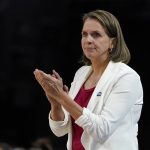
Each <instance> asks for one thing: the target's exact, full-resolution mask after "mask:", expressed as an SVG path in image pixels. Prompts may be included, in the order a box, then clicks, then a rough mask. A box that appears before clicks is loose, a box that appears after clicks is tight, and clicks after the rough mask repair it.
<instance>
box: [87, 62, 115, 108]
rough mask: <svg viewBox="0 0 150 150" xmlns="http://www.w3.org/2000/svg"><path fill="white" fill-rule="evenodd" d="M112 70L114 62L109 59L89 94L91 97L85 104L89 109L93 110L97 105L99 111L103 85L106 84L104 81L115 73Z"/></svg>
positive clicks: (101, 102) (101, 103) (101, 104)
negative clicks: (91, 92)
mask: <svg viewBox="0 0 150 150" xmlns="http://www.w3.org/2000/svg"><path fill="white" fill-rule="evenodd" d="M114 72H115V70H114V63H113V62H112V61H110V62H109V63H108V65H107V67H106V69H105V71H104V72H103V74H102V76H101V78H100V79H99V81H98V83H97V85H96V88H95V90H94V92H93V94H92V96H91V99H90V101H89V103H88V106H87V108H88V109H89V110H91V111H93V110H94V108H95V107H96V106H98V107H99V108H98V109H99V111H100V110H101V109H102V107H103V104H104V97H103V92H104V91H103V89H104V88H103V87H104V86H106V83H107V82H108V81H109V80H110V78H112V76H113V74H115V73H114Z"/></svg>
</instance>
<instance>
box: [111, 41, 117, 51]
mask: <svg viewBox="0 0 150 150" xmlns="http://www.w3.org/2000/svg"><path fill="white" fill-rule="evenodd" d="M116 44H117V39H116V38H111V48H112V49H113V48H114V47H116Z"/></svg>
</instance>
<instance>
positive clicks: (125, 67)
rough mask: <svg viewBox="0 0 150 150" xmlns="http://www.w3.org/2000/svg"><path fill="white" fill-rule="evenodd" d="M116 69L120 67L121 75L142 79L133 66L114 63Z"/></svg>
mask: <svg viewBox="0 0 150 150" xmlns="http://www.w3.org/2000/svg"><path fill="white" fill-rule="evenodd" d="M114 65H115V66H116V67H119V74H127V75H133V76H135V77H137V78H140V76H139V74H138V73H137V71H136V70H134V69H133V68H132V67H131V66H129V65H127V64H125V63H122V62H117V63H114Z"/></svg>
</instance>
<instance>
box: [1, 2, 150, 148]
mask: <svg viewBox="0 0 150 150" xmlns="http://www.w3.org/2000/svg"><path fill="white" fill-rule="evenodd" d="M94 9H104V10H107V11H110V12H111V13H113V14H114V15H115V16H116V17H117V18H118V20H119V21H120V24H121V27H122V30H123V33H124V37H125V40H126V43H127V45H128V47H129V49H130V51H131V55H132V59H131V62H130V64H129V65H130V66H131V67H132V68H134V69H135V70H136V71H137V72H138V73H139V74H140V76H141V80H142V83H143V88H144V107H143V111H142V116H141V120H140V122H139V135H138V138H139V146H140V150H149V148H148V147H149V140H148V139H149V134H150V132H149V126H150V122H149V119H148V116H149V113H150V111H149V104H150V102H148V99H149V98H150V92H148V86H149V80H150V78H149V73H148V70H149V69H148V68H149V67H148V65H149V46H148V45H149V35H150V30H149V28H150V0H133V1H131V0H60V1H57V0H42V1H40V0H0V43H1V44H0V142H8V143H10V144H12V145H18V146H23V147H28V146H30V144H31V142H32V141H34V140H35V139H36V138H38V137H49V138H50V139H51V141H52V144H53V147H54V149H55V150H60V149H61V150H66V148H65V147H66V138H67V137H66V136H64V137H61V138H57V137H55V136H54V135H53V134H52V132H51V130H50V129H49V125H48V113H49V110H50V105H49V103H48V101H47V99H46V97H45V96H44V93H43V91H42V90H41V88H40V86H39V85H38V83H37V82H36V81H35V79H34V75H33V71H34V69H35V68H39V69H42V70H44V71H46V72H51V70H52V69H55V70H56V71H58V72H59V73H60V75H61V76H62V77H63V79H64V82H65V84H67V85H68V86H70V82H71V81H72V79H73V76H74V73H75V71H76V70H77V69H78V67H79V66H80V64H79V63H77V62H78V60H79V59H80V56H81V54H82V50H81V47H80V38H81V28H82V20H81V17H82V15H83V13H85V12H88V11H90V10H94Z"/></svg>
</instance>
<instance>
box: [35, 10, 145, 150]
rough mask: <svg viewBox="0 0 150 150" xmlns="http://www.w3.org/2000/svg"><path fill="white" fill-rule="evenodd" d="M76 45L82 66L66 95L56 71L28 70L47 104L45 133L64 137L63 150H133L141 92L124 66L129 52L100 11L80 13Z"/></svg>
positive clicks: (114, 24) (115, 26)
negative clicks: (50, 131)
mask: <svg viewBox="0 0 150 150" xmlns="http://www.w3.org/2000/svg"><path fill="white" fill-rule="evenodd" d="M81 45H82V49H83V62H84V65H83V66H82V67H81V68H80V69H79V70H77V72H76V74H75V77H74V80H73V82H72V84H71V87H70V90H69V93H68V92H67V88H66V86H64V85H63V82H62V79H61V77H60V76H59V74H58V73H57V72H56V71H53V73H52V75H51V74H46V73H44V72H43V71H41V70H38V69H36V70H35V71H34V74H35V78H36V79H37V81H38V82H39V84H40V85H41V86H42V88H43V89H44V91H45V93H46V95H47V98H48V100H49V102H50V104H51V111H50V115H49V124H50V128H51V130H52V131H53V133H54V134H55V135H57V136H63V135H65V134H68V141H67V149H68V150H84V149H85V150H127V149H129V150H138V141H137V132H138V121H139V118H140V115H141V110H142V104H143V89H142V84H141V80H140V77H139V75H138V74H137V73H136V71H134V70H133V69H132V68H130V67H129V66H128V65H127V64H128V62H129V61H130V52H129V50H128V48H127V46H126V43H125V41H124V38H123V34H122V31H121V28H120V25H119V22H118V20H117V19H116V17H115V16H113V15H112V14H111V13H109V12H107V11H104V10H95V11H91V12H89V13H87V14H85V15H84V16H83V28H82V39H81Z"/></svg>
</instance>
